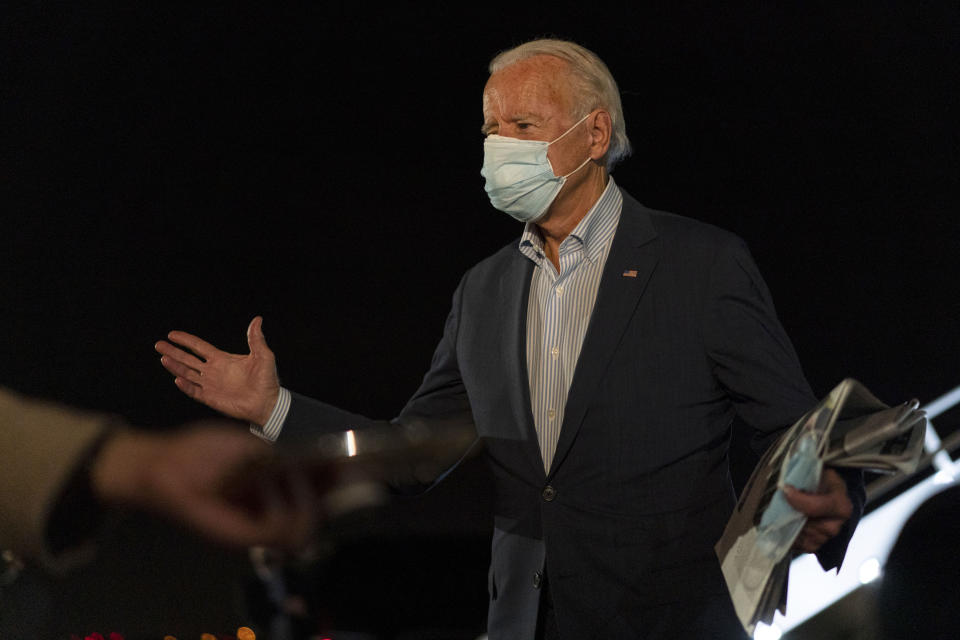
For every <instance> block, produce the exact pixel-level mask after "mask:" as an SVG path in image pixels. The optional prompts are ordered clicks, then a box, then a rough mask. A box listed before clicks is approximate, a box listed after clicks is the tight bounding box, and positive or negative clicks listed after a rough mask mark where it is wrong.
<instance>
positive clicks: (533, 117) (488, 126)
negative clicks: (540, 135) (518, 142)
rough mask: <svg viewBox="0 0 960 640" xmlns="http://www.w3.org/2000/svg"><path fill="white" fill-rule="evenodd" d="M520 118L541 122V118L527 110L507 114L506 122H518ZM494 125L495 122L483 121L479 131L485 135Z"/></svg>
mask: <svg viewBox="0 0 960 640" xmlns="http://www.w3.org/2000/svg"><path fill="white" fill-rule="evenodd" d="M520 120H534V121H536V122H541V121H542V120H543V118H542V117H541V116H539V115H537V114H535V113H529V112H523V113H515V114H513V115H511V116H509V117H508V118H506V121H507V122H519V121H520ZM496 126H497V123H496V122H484V123H483V126H482V127H480V133H482V134H483V135H487V134H488V133H489V132H490V130H491V129H493V128H494V127H496Z"/></svg>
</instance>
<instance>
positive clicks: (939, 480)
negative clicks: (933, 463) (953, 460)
mask: <svg viewBox="0 0 960 640" xmlns="http://www.w3.org/2000/svg"><path fill="white" fill-rule="evenodd" d="M954 480H956V478H954V477H953V474H952V473H950V472H949V471H947V470H946V469H941V470H940V471H937V473H936V475H934V476H933V484H952V483H953V481H954Z"/></svg>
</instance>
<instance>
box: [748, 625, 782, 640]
mask: <svg viewBox="0 0 960 640" xmlns="http://www.w3.org/2000/svg"><path fill="white" fill-rule="evenodd" d="M782 635H783V632H782V631H780V627H778V626H777V625H775V624H772V625H770V626H769V627H768V626H767V625H765V624H764V623H762V622H758V623H757V628H756V629H754V630H753V640H780V636H782Z"/></svg>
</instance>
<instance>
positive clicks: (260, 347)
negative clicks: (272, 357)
mask: <svg viewBox="0 0 960 640" xmlns="http://www.w3.org/2000/svg"><path fill="white" fill-rule="evenodd" d="M247 344H248V345H249V346H250V353H253V354H255V355H262V354H265V353H268V352H269V351H270V348H269V347H267V339H266V337H265V336H264V335H263V318H262V317H261V316H257V317H255V318H254V319H253V320H251V321H250V326H248V327H247Z"/></svg>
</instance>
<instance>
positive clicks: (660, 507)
mask: <svg viewBox="0 0 960 640" xmlns="http://www.w3.org/2000/svg"><path fill="white" fill-rule="evenodd" d="M490 72H491V75H490V78H489V80H488V82H487V85H486V88H485V90H484V93H483V117H484V124H483V132H484V133H485V134H486V139H485V142H484V163H483V170H482V174H483V176H484V177H485V178H486V190H487V193H488V195H489V196H490V200H491V202H492V204H493V205H494V207H496V208H497V209H500V210H502V211H504V212H506V213H508V214H510V215H511V216H513V217H515V218H517V219H518V220H520V221H522V222H524V223H525V227H524V229H523V234H522V236H521V238H520V241H519V243H517V242H514V243H511V244H510V245H509V246H507V247H505V248H503V249H502V250H500V251H499V252H497V253H496V254H494V255H492V256H491V257H489V258H487V259H486V260H483V261H482V262H480V263H479V264H477V265H476V266H475V267H473V268H472V269H470V270H469V271H468V272H467V273H466V274H465V275H464V276H463V279H462V280H461V282H460V285H459V287H458V288H457V290H456V292H455V293H454V296H453V306H452V310H451V312H450V315H449V317H448V319H447V322H446V326H445V329H444V334H443V337H442V339H441V341H440V344H439V346H438V347H437V349H436V352H435V354H434V358H433V362H432V365H431V368H430V370H429V371H428V372H427V374H426V376H425V377H424V380H423V383H422V385H421V386H420V388H419V389H418V390H417V391H416V393H415V394H414V396H413V397H412V399H411V400H410V401H409V403H408V404H407V406H406V407H405V408H404V409H403V410H402V411H401V412H400V414H399V416H398V417H397V418H396V419H395V420H396V421H398V422H400V423H403V422H405V421H408V420H413V419H418V420H423V419H425V420H431V419H439V418H441V417H443V416H447V415H450V414H456V413H459V412H463V411H468V412H470V413H471V414H472V419H473V422H474V424H475V427H476V432H477V435H478V437H479V438H480V439H481V440H482V441H483V443H484V455H485V456H486V458H487V460H488V461H489V463H490V469H491V470H492V477H493V482H494V491H495V510H496V513H495V522H494V533H493V544H492V560H491V567H490V574H489V591H490V608H489V615H488V633H489V637H490V638H491V640H500V639H524V638H534V637H542V638H560V637H562V638H577V639H584V638H604V639H612V638H680V637H691V638H707V637H739V636H741V635H742V634H743V632H742V629H741V628H740V627H739V624H738V622H737V620H736V617H735V615H734V613H733V609H732V605H731V602H730V599H729V596H728V595H727V593H726V589H725V586H724V582H723V579H722V576H721V574H720V568H719V565H718V561H717V558H716V556H715V554H714V551H713V545H714V543H715V542H716V541H717V539H718V538H719V537H720V535H721V532H722V530H723V527H724V525H725V523H726V520H727V519H728V517H729V515H730V513H731V509H732V507H733V505H734V501H735V498H734V493H733V489H732V485H731V478H730V473H729V464H728V443H729V437H730V429H731V424H732V421H733V418H734V415H735V414H738V415H739V416H740V417H741V418H742V419H743V420H744V421H745V422H746V423H747V424H748V425H750V426H751V427H752V428H753V429H754V430H755V436H756V437H755V442H756V443H757V445H758V450H760V451H762V450H763V447H765V446H767V445H769V443H770V442H771V441H772V440H773V439H775V438H776V436H777V435H778V434H779V433H780V432H781V431H782V429H783V428H785V427H786V426H789V425H790V424H791V423H792V422H794V421H795V420H796V419H797V418H798V417H799V416H800V415H801V414H803V413H804V412H805V411H806V410H807V409H809V408H810V407H811V406H812V405H813V404H814V403H815V402H816V398H815V397H814V395H813V394H812V392H811V390H810V388H809V386H808V384H807V382H806V380H805V379H804V376H803V373H802V371H801V368H800V365H799V363H798V362H797V357H796V354H795V353H794V350H793V347H792V346H791V344H790V341H789V339H788V338H787V336H786V335H785V333H784V331H783V329H782V327H781V325H780V323H779V322H778V320H777V318H776V316H775V313H774V309H773V305H772V303H771V300H770V295H769V293H768V291H767V288H766V286H765V285H764V283H763V280H762V279H761V277H760V274H759V273H758V271H757V268H756V266H755V265H754V263H753V261H752V259H751V257H750V255H749V253H748V251H747V249H746V247H745V246H744V244H743V242H742V241H740V240H739V239H738V238H736V237H735V236H733V235H731V234H729V233H726V232H724V231H721V230H719V229H716V228H714V227H711V226H708V225H705V224H702V223H699V222H696V221H694V220H690V219H687V218H684V217H680V216H676V215H671V214H667V213H663V212H659V211H653V210H650V209H647V208H645V207H643V206H642V205H641V204H639V203H638V202H637V201H636V200H634V199H633V198H631V197H630V196H629V195H628V194H626V193H625V192H623V191H622V190H621V189H620V188H619V187H618V186H617V185H616V183H615V182H614V180H613V179H612V178H611V177H610V173H609V172H610V170H611V168H612V167H613V166H614V165H615V164H616V162H617V161H619V160H621V159H622V158H624V157H625V156H626V155H628V153H629V142H628V140H627V137H626V134H625V128H624V121H623V114H622V110H621V106H620V99H619V94H618V89H617V85H616V83H615V81H614V80H613V78H612V77H611V75H610V73H609V71H608V70H607V68H606V66H605V65H604V64H603V62H602V61H601V60H600V59H599V58H597V57H596V56H595V55H594V54H593V53H591V52H590V51H587V50H586V49H584V48H582V47H580V46H578V45H576V44H573V43H570V42H564V41H556V40H537V41H532V42H528V43H526V44H523V45H521V46H519V47H517V48H515V49H512V50H510V51H507V52H504V53H502V54H500V55H499V56H497V57H496V58H495V59H494V60H493V61H492V62H491V64H490ZM169 338H170V341H171V342H172V343H176V344H178V345H180V346H182V347H186V348H187V349H189V350H190V351H192V352H193V353H192V354H191V353H188V352H187V351H185V350H183V349H181V348H178V347H177V346H175V345H174V344H171V342H166V341H161V342H159V343H158V344H157V345H156V348H157V350H158V351H159V352H160V353H161V354H163V356H162V358H161V362H162V363H163V365H164V366H165V367H166V368H167V369H168V370H169V371H170V372H171V373H173V374H174V375H175V376H176V378H175V382H176V384H177V385H178V386H179V388H180V389H182V390H183V391H184V392H185V393H186V394H188V395H189V396H191V397H193V398H194V399H196V400H198V401H201V402H204V403H206V404H208V405H209V406H211V407H214V408H216V409H218V410H220V411H223V412H226V413H228V414H230V415H232V416H235V417H239V418H243V419H246V420H250V421H251V422H252V423H254V424H255V425H256V426H255V427H254V429H255V431H257V432H258V433H261V434H262V435H263V436H264V437H266V438H268V439H271V440H278V442H279V443H281V444H282V443H284V442H296V441H297V440H298V439H302V438H305V437H311V436H312V435H314V434H316V433H317V432H318V431H321V430H336V429H344V428H363V427H365V426H368V425H370V424H373V422H372V421H371V420H369V419H367V418H364V417H362V416H358V415H354V414H350V413H347V412H344V411H341V410H339V409H336V408H334V407H332V406H330V405H327V404H324V403H321V402H317V401H314V400H310V399H307V398H304V397H302V396H300V395H297V394H295V393H291V392H289V391H288V390H286V389H283V388H281V387H280V386H279V383H278V378H277V374H276V370H275V367H274V359H273V354H272V353H271V351H270V350H269V348H268V347H267V345H266V342H265V339H264V336H263V332H262V321H261V319H260V318H259V317H258V318H255V319H254V320H253V322H251V325H250V327H249V329H248V340H249V343H250V350H251V352H250V354H249V355H246V356H239V355H233V354H227V353H224V352H222V351H219V350H218V349H216V348H215V347H213V346H211V345H210V344H208V343H206V342H204V341H203V340H200V339H199V338H197V337H195V336H192V335H189V334H185V333H182V332H172V333H171V334H170V335H169ZM194 354H195V355H194ZM851 485H852V486H851V487H850V488H849V491H848V487H847V486H846V484H845V481H844V480H843V479H842V478H841V477H840V476H839V475H838V474H837V473H835V472H833V471H831V470H828V471H827V472H826V473H825V474H824V481H823V484H822V487H821V491H820V492H819V493H816V494H803V493H801V492H793V494H792V496H791V501H792V503H793V504H794V505H795V507H797V508H799V509H801V510H803V511H804V512H806V513H807V514H808V515H809V516H810V519H809V521H808V524H807V526H806V528H805V529H804V531H803V533H802V534H801V537H800V541H799V546H798V550H801V551H819V554H820V559H821V562H822V563H823V564H824V566H827V567H830V566H836V565H837V564H838V563H839V562H840V560H841V559H842V557H843V553H844V550H845V545H846V541H847V540H848V539H849V534H850V532H851V531H852V527H853V521H854V520H855V519H856V516H857V514H859V512H860V508H861V506H862V501H863V494H862V485H861V484H859V483H858V482H856V481H853V482H851ZM851 516H852V518H851Z"/></svg>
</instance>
